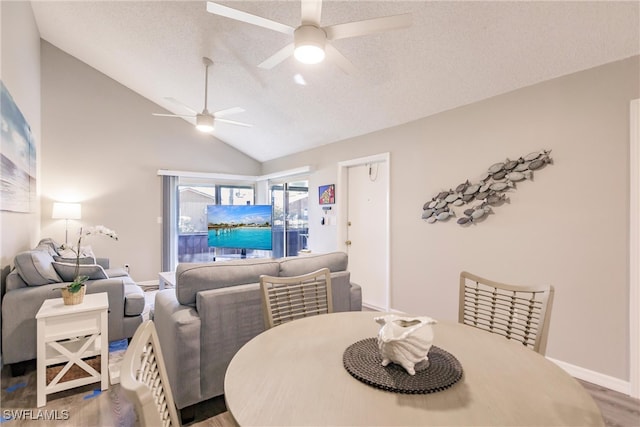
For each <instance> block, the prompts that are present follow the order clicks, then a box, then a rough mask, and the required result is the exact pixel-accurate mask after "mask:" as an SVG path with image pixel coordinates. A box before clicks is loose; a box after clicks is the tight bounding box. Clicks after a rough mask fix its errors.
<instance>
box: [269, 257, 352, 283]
mask: <svg viewBox="0 0 640 427" xmlns="http://www.w3.org/2000/svg"><path fill="white" fill-rule="evenodd" d="M279 261H280V274H279V275H280V276H283V277H290V276H300V275H301V274H307V273H311V272H314V271H316V270H319V269H321V268H328V269H329V270H330V271H331V272H332V273H334V272H336V271H345V270H346V269H347V264H348V261H349V259H348V257H347V254H346V253H345V252H331V253H328V254H322V255H304V256H295V257H287V258H281V259H280V260H279Z"/></svg>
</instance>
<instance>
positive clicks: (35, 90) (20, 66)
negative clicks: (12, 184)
mask: <svg viewBox="0 0 640 427" xmlns="http://www.w3.org/2000/svg"><path fill="white" fill-rule="evenodd" d="M0 14H1V18H0V19H1V25H0V28H1V37H2V42H1V44H2V57H1V60H2V66H1V73H2V74H1V76H0V78H1V79H2V81H3V83H4V85H5V86H6V87H7V89H8V91H9V93H10V94H11V96H12V97H13V100H14V101H15V102H16V104H17V105H18V108H20V111H21V112H22V114H23V115H24V117H25V119H26V120H27V122H28V123H29V125H30V126H31V132H32V134H33V138H34V140H35V143H36V153H37V168H38V169H40V164H41V159H42V133H41V128H40V33H39V32H38V28H37V27H36V23H35V19H34V17H33V12H32V10H31V4H30V3H28V2H6V1H3V2H0ZM41 183H42V176H41V174H40V173H37V176H36V184H37V186H38V194H39V189H40V188H41ZM39 238H40V203H39V199H38V200H37V203H36V206H35V208H34V212H32V213H17V212H5V211H0V248H1V249H0V268H1V269H2V289H4V280H5V277H6V275H7V274H8V273H9V269H10V266H11V264H13V256H14V255H15V254H16V253H17V252H20V251H22V250H25V249H28V248H30V247H32V246H33V245H34V244H35V243H37V242H38V240H39Z"/></svg>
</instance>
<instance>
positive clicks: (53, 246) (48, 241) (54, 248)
mask: <svg viewBox="0 0 640 427" xmlns="http://www.w3.org/2000/svg"><path fill="white" fill-rule="evenodd" d="M45 245H46V246H48V247H49V248H50V250H49V253H50V254H51V255H58V249H60V245H59V244H58V243H56V241H55V240H53V239H52V238H50V237H47V238H44V239H42V240H40V241H39V242H38V247H41V246H45Z"/></svg>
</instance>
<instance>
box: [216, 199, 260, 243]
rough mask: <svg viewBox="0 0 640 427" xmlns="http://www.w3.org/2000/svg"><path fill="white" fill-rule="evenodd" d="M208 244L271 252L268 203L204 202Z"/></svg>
mask: <svg viewBox="0 0 640 427" xmlns="http://www.w3.org/2000/svg"><path fill="white" fill-rule="evenodd" d="M207 232H208V239H207V242H208V245H209V247H217V248H235V249H259V250H265V251H270V250H271V248H272V242H271V205H207Z"/></svg>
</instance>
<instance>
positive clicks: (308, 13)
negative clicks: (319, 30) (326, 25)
mask: <svg viewBox="0 0 640 427" xmlns="http://www.w3.org/2000/svg"><path fill="white" fill-rule="evenodd" d="M301 3H302V4H301V7H302V10H301V17H302V25H305V24H312V25H315V26H318V27H319V26H320V17H321V16H322V0H302V2H301Z"/></svg>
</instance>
